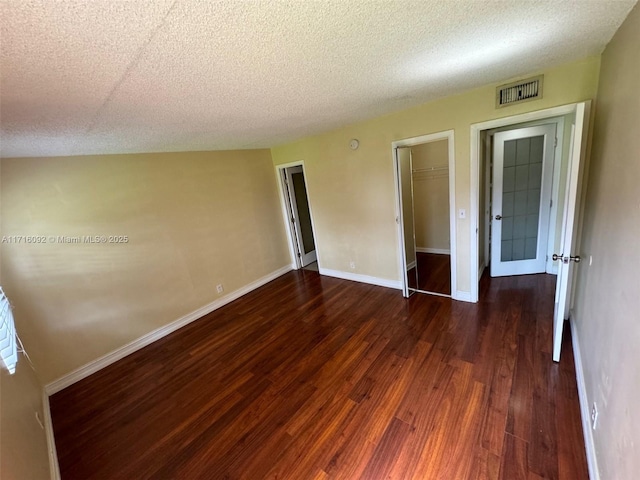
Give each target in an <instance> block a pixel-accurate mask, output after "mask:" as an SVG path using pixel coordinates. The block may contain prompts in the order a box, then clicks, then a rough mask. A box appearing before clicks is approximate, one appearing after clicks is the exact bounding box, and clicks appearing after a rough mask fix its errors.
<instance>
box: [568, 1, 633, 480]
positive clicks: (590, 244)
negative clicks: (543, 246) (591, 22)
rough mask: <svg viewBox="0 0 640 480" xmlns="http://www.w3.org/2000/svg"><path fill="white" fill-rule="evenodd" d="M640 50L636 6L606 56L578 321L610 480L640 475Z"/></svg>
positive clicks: (599, 447)
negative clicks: (597, 410)
mask: <svg viewBox="0 0 640 480" xmlns="http://www.w3.org/2000/svg"><path fill="white" fill-rule="evenodd" d="M639 52H640V7H639V6H636V7H635V8H634V9H633V10H632V11H631V13H630V14H629V16H628V17H627V19H626V20H625V22H624V23H623V24H622V26H621V27H620V29H619V30H618V32H617V33H616V34H615V36H614V37H613V39H612V40H611V42H610V43H609V45H608V46H607V48H606V49H605V51H604V53H603V55H602V70H601V74H600V86H599V90H598V100H597V104H596V115H595V116H596V122H595V127H594V131H593V144H592V148H591V162H590V167H589V180H588V184H587V192H586V195H587V196H586V204H585V215H584V227H583V237H582V248H581V249H580V255H581V256H582V259H583V262H581V263H580V264H579V265H578V266H577V272H578V279H577V293H576V299H575V308H574V310H575V314H574V315H572V318H573V320H572V321H573V322H574V325H575V327H576V330H577V338H578V342H579V344H580V351H581V356H582V364H583V368H584V375H585V383H586V391H587V396H588V405H591V404H592V403H593V402H596V403H597V405H598V409H599V417H598V418H599V419H598V426H597V428H596V430H595V431H593V437H594V442H595V449H596V453H597V459H598V466H599V469H600V478H602V479H607V478H611V479H614V478H615V479H627V478H628V479H632V478H638V472H640V411H639V410H638V404H639V399H640V350H639V348H638V346H639V345H640V289H639V288H638V273H639V272H640V250H639V249H638V242H639V239H640V135H638V126H640V96H639V95H638V86H639V85H640V61H638V60H639V58H640V57H639ZM590 256H592V257H593V264H592V265H589V257H590Z"/></svg>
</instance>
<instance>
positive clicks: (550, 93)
mask: <svg viewBox="0 0 640 480" xmlns="http://www.w3.org/2000/svg"><path fill="white" fill-rule="evenodd" d="M599 67H600V60H599V58H598V57H594V58H587V59H585V60H582V61H579V62H574V63H571V64H566V65H562V66H559V67H557V68H554V69H550V70H548V71H545V72H544V74H545V80H544V81H545V83H544V98H543V99H541V100H537V101H533V102H526V103H523V104H521V105H514V106H512V107H508V108H504V109H500V110H496V108H495V87H496V85H489V86H486V87H482V88H479V89H476V90H472V91H469V92H467V93H464V94H461V95H457V96H452V97H447V98H443V99H441V100H436V101H434V102H431V103H427V104H424V105H421V106H418V107H415V108H412V109H409V110H404V111H401V112H398V113H394V114H392V115H387V116H384V117H380V118H376V119H373V120H370V121H366V122H362V123H358V124H355V125H351V126H349V127H345V128H342V129H340V130H336V131H333V132H329V133H326V134H323V135H318V136H314V137H309V138H305V139H303V140H300V141H298V142H295V143H291V144H287V145H282V146H279V147H275V148H273V149H272V150H271V151H272V155H273V160H274V162H275V164H284V163H288V162H293V161H299V160H304V161H305V173H307V184H308V191H309V201H310V203H311V208H312V211H313V215H314V221H315V227H316V232H315V233H316V241H317V242H316V243H317V247H318V251H319V258H320V261H321V267H324V268H327V269H333V270H342V271H348V270H349V262H350V261H351V260H354V261H355V262H356V270H355V273H359V274H364V275H370V276H374V277H379V278H383V279H390V280H399V278H400V271H399V265H398V255H399V254H398V248H399V247H398V239H397V226H396V222H395V217H396V210H395V187H394V174H393V162H392V156H391V142H392V141H395V140H400V139H404V138H411V137H416V136H420V135H425V134H430V133H436V132H441V131H444V130H449V129H454V131H455V161H456V178H455V185H456V210H457V209H460V208H464V209H466V210H467V218H465V219H459V218H458V219H457V225H456V232H457V238H456V241H457V256H458V263H457V278H458V285H457V290H459V291H464V292H470V278H471V275H470V273H471V272H470V259H469V255H470V237H471V232H470V218H471V215H470V212H469V208H470V207H469V206H470V198H469V195H470V193H469V192H470V188H469V182H470V173H471V172H470V160H469V158H470V125H471V124H472V123H477V122H482V121H485V120H490V119H495V118H499V117H504V116H511V115H516V114H520V113H525V112H529V111H534V110H540V109H544V108H549V107H552V106H558V105H563V104H567V103H573V102H577V101H582V100H586V99H591V98H594V97H595V94H596V89H597V80H598V70H599ZM532 73H535V72H532ZM506 80H507V79H505V81H506ZM502 83H503V82H500V84H502ZM351 138H357V139H359V140H360V148H359V149H358V150H356V151H352V150H350V149H349V139H351Z"/></svg>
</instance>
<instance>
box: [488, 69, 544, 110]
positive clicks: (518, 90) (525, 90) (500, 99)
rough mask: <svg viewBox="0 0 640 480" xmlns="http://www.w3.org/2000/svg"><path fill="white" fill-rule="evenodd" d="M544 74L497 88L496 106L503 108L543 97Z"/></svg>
mask: <svg viewBox="0 0 640 480" xmlns="http://www.w3.org/2000/svg"><path fill="white" fill-rule="evenodd" d="M543 78H544V75H538V76H537V77H533V78H527V79H526V80H520V81H517V82H514V83H509V84H508V85H502V86H500V87H498V88H497V89H496V108H502V107H506V106H509V105H513V104H514V103H522V102H528V101H530V100H538V99H539V98H542V79H543Z"/></svg>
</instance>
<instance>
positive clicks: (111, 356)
mask: <svg viewBox="0 0 640 480" xmlns="http://www.w3.org/2000/svg"><path fill="white" fill-rule="evenodd" d="M290 271H291V265H286V266H284V267H282V268H280V269H278V270H276V271H274V272H271V273H269V274H267V275H265V276H264V277H262V278H259V279H258V280H255V281H254V282H251V283H249V284H248V285H245V286H244V287H242V288H239V289H238V290H236V291H234V292H231V293H229V294H228V295H225V296H224V297H222V298H219V299H217V300H214V301H213V302H211V303H209V304H208V305H205V306H203V307H201V308H199V309H197V310H194V311H193V312H191V313H187V314H186V315H184V316H183V317H181V318H179V319H177V320H175V321H173V322H171V323H169V324H167V325H165V326H163V327H160V328H158V329H156V330H153V331H152V332H149V333H147V334H146V335H143V336H142V337H140V338H138V339H136V340H134V341H132V342H130V343H128V344H126V345H124V346H122V347H120V348H118V349H116V350H114V351H112V352H109V353H107V354H106V355H103V356H102V357H100V358H97V359H96V360H93V361H91V362H89V363H87V364H85V365H83V366H81V367H79V368H77V369H75V370H73V371H72V372H70V373H68V374H66V375H63V376H62V377H60V378H58V379H57V380H54V381H53V382H51V383H48V384H47V385H45V387H44V389H45V393H46V395H53V394H54V393H57V392H59V391H60V390H63V389H64V388H66V387H68V386H70V385H73V384H74V383H76V382H79V381H80V380H82V379H83V378H86V377H88V376H89V375H92V374H93V373H96V372H97V371H99V370H101V369H103V368H105V367H107V366H109V365H111V364H112V363H115V362H117V361H118V360H121V359H122V358H124V357H126V356H127V355H130V354H132V353H133V352H136V351H137V350H140V349H141V348H144V347H146V346H147V345H150V344H151V343H153V342H155V341H156V340H160V339H161V338H163V337H166V336H167V335H169V334H170V333H173V332H175V331H176V330H178V329H180V328H182V327H184V326H185V325H188V324H189V323H191V322H193V321H195V320H198V319H199V318H201V317H203V316H205V315H207V314H209V313H211V312H213V311H214V310H217V309H219V308H221V307H223V306H225V305H226V304H228V303H231V302H233V301H234V300H236V299H238V298H240V297H242V296H243V295H246V294H247V293H249V292H251V291H253V290H255V289H257V288H259V287H261V286H263V285H265V284H267V283H269V282H270V281H272V280H275V279H276V278H278V277H280V276H281V275H284V274H285V273H287V272H290Z"/></svg>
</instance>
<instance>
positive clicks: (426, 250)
mask: <svg viewBox="0 0 640 480" xmlns="http://www.w3.org/2000/svg"><path fill="white" fill-rule="evenodd" d="M416 252H420V253H436V254H438V255H451V250H449V249H448V248H430V247H416Z"/></svg>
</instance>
